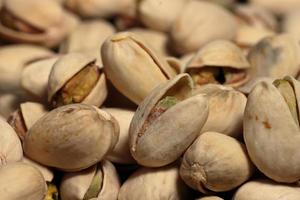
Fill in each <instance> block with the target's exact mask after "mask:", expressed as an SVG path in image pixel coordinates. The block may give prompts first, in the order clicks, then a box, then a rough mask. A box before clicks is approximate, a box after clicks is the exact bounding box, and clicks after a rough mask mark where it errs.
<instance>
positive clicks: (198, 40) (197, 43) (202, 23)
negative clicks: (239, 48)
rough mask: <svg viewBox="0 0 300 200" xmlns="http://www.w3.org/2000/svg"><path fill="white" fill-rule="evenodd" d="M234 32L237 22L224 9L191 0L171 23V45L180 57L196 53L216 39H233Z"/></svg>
mask: <svg viewBox="0 0 300 200" xmlns="http://www.w3.org/2000/svg"><path fill="white" fill-rule="evenodd" d="M220 19H222V23H220ZM236 31H237V21H236V19H235V18H234V16H233V15H232V14H231V13H230V12H229V11H227V10H226V9H225V8H222V7H221V6H218V5H217V4H214V3H211V2H205V1H197V0H191V1H189V2H188V3H187V5H186V6H185V7H184V9H183V10H182V12H181V14H180V15H179V16H178V18H177V19H176V20H175V22H174V23H173V26H172V29H171V40H172V42H171V44H172V48H173V49H174V50H175V51H176V52H177V53H178V54H181V55H182V54H186V53H190V52H193V51H197V50H198V49H199V48H200V47H202V46H203V45H205V44H206V43H208V42H211V41H213V40H216V39H229V40H230V39H233V38H234V36H235V34H236Z"/></svg>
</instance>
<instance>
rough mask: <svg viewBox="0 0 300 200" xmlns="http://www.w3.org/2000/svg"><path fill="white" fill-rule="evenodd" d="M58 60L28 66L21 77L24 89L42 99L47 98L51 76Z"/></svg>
mask: <svg viewBox="0 0 300 200" xmlns="http://www.w3.org/2000/svg"><path fill="white" fill-rule="evenodd" d="M58 58H59V57H52V58H46V59H42V60H39V61H36V62H33V63H31V64H29V65H27V66H26V67H25V68H24V70H23V72H22V75H21V86H22V88H24V89H25V90H26V91H28V92H30V94H33V95H35V96H37V97H39V98H40V99H45V98H47V97H46V96H47V87H48V79H49V75H50V72H51V69H52V67H53V65H54V63H55V62H56V61H57V59H58Z"/></svg>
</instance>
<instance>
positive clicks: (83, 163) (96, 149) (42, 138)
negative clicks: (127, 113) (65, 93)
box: [23, 104, 119, 171]
mask: <svg viewBox="0 0 300 200" xmlns="http://www.w3.org/2000/svg"><path fill="white" fill-rule="evenodd" d="M118 137H119V125H118V122H117V121H116V120H115V119H114V118H113V117H112V116H111V115H110V114H108V113H107V112H104V111H102V110H100V109H98V108H96V107H94V106H89V105H85V104H71V105H67V106H62V107H59V108H57V109H54V110H52V111H51V112H49V113H48V114H46V115H44V116H43V117H42V118H41V119H39V120H38V121H37V122H36V123H35V124H34V125H33V126H32V127H31V128H30V129H29V131H28V133H27V136H26V137H25V140H24V143H23V149H24V152H25V154H26V155H27V156H28V157H29V158H31V159H33V160H35V161H37V162H39V163H41V164H44V165H46V166H51V167H56V168H59V169H61V170H64V171H79V170H82V169H85V168H88V167H90V166H92V165H93V164H95V163H97V162H99V161H100V160H102V159H103V157H104V156H105V155H106V154H107V152H108V151H110V150H111V149H112V148H114V146H115V145H116V143H117V141H118Z"/></svg>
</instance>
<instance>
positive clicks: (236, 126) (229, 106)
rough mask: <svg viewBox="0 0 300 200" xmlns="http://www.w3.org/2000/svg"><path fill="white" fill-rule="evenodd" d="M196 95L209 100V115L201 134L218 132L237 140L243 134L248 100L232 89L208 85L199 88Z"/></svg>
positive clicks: (195, 92)
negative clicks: (201, 95)
mask: <svg viewBox="0 0 300 200" xmlns="http://www.w3.org/2000/svg"><path fill="white" fill-rule="evenodd" d="M193 94H194V95H197V94H203V95H206V97H207V98H208V105H209V114H208V118H207V121H206V122H205V124H204V126H203V128H202V130H201V132H202V133H204V132H207V131H216V132H220V133H223V134H225V135H229V136H232V137H235V138H240V136H241V135H242V133H243V118H244V110H245V107H246V102H247V98H246V96H245V95H244V94H242V93H241V92H238V91H236V90H234V89H233V88H231V87H226V86H222V85H216V84H207V85H203V86H202V87H199V88H197V89H196V90H195V91H194V92H193Z"/></svg>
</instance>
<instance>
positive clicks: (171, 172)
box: [118, 165, 190, 200]
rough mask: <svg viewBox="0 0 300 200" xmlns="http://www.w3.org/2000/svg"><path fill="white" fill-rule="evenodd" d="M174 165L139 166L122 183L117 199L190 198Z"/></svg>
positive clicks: (157, 199)
mask: <svg viewBox="0 0 300 200" xmlns="http://www.w3.org/2000/svg"><path fill="white" fill-rule="evenodd" d="M189 193H190V191H189V190H188V188H187V186H186V185H185V184H184V183H183V181H182V180H181V179H180V177H179V171H178V168H177V167H176V166H174V165H173V166H166V167H162V168H141V169H139V170H137V171H136V172H134V173H133V174H132V175H131V176H130V177H129V178H128V179H127V180H126V181H125V183H124V184H123V185H122V187H121V189H120V193H119V197H118V200H140V199H143V200H161V199H172V200H180V199H190V198H189Z"/></svg>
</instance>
